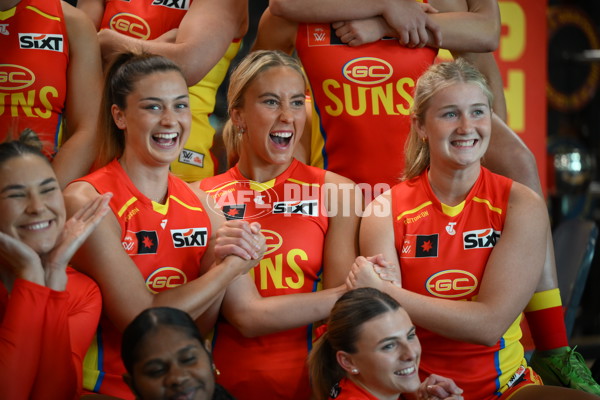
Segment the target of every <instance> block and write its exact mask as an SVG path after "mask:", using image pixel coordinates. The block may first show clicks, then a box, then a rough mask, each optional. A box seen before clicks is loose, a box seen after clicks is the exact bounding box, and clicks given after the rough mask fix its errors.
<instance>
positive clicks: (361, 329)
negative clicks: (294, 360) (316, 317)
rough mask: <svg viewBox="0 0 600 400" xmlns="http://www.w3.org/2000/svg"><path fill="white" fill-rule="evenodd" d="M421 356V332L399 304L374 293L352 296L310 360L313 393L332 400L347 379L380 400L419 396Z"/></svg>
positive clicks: (339, 305)
mask: <svg viewBox="0 0 600 400" xmlns="http://www.w3.org/2000/svg"><path fill="white" fill-rule="evenodd" d="M420 356H421V345H420V344H419V339H418V338H417V336H416V334H415V327H414V325H413V324H412V322H411V320H410V318H409V316H408V314H407V313H406V311H404V309H403V308H402V307H400V304H398V302H397V301H396V300H394V299H393V298H392V297H390V296H389V295H387V294H385V293H383V292H381V291H379V290H377V289H373V288H360V289H355V290H351V291H349V292H347V293H345V294H344V295H343V296H342V297H340V299H339V300H338V301H337V302H336V304H335V305H334V307H333V309H332V311H331V315H330V317H329V319H328V322H327V331H326V332H325V333H324V334H323V335H322V336H321V337H320V338H319V339H318V340H317V342H316V343H315V346H314V347H313V349H312V351H311V354H310V356H309V361H308V363H309V369H310V375H311V379H312V385H313V393H314V395H315V397H316V398H317V399H318V400H322V399H327V398H328V395H329V393H330V391H331V389H332V388H333V387H334V385H336V384H337V383H338V382H339V381H340V380H342V379H343V378H347V379H349V380H350V381H352V382H354V383H355V384H356V385H357V386H359V387H362V388H363V389H365V390H367V391H368V392H370V393H371V394H372V395H374V396H375V397H377V398H378V399H386V398H390V397H391V398H394V396H395V398H397V397H398V396H399V395H400V394H401V393H405V392H415V391H417V389H418V388H419V385H420V380H419V375H418V369H419V361H420Z"/></svg>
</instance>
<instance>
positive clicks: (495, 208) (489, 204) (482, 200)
mask: <svg viewBox="0 0 600 400" xmlns="http://www.w3.org/2000/svg"><path fill="white" fill-rule="evenodd" d="M473 201H476V202H478V203H483V204H485V205H486V206H488V208H489V209H490V210H492V211H494V212H497V213H498V214H502V209H501V208H498V207H494V206H492V203H490V201H489V200H486V199H480V198H479V197H473Z"/></svg>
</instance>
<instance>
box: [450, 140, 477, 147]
mask: <svg viewBox="0 0 600 400" xmlns="http://www.w3.org/2000/svg"><path fill="white" fill-rule="evenodd" d="M453 143H454V145H455V146H457V147H470V146H473V144H475V139H471V140H467V141H456V142H453Z"/></svg>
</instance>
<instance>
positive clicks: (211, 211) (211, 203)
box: [188, 182, 224, 229]
mask: <svg viewBox="0 0 600 400" xmlns="http://www.w3.org/2000/svg"><path fill="white" fill-rule="evenodd" d="M188 187H189V188H190V189H191V190H192V192H194V193H195V194H196V196H198V200H200V203H201V204H202V208H203V209H204V210H206V212H207V213H208V218H209V219H210V223H211V225H212V227H213V229H217V228H218V227H220V226H221V225H222V223H223V220H224V217H223V214H222V212H221V210H220V209H219V208H218V206H217V204H216V202H215V200H214V199H213V198H212V196H210V195H208V194H207V193H206V192H205V191H204V190H202V189H200V184H199V182H191V183H188Z"/></svg>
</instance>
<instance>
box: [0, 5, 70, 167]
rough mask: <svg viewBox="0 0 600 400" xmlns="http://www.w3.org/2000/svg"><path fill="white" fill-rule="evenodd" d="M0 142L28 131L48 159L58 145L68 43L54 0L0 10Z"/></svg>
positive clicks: (59, 7)
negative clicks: (41, 146)
mask: <svg viewBox="0 0 600 400" xmlns="http://www.w3.org/2000/svg"><path fill="white" fill-rule="evenodd" d="M0 48H2V51H0V131H1V132H0V139H2V140H4V139H5V138H6V136H7V134H8V135H11V136H10V137H12V138H15V139H16V138H17V136H18V134H19V133H20V132H21V131H22V130H23V129H25V128H30V129H32V130H34V131H35V132H36V133H37V134H38V136H39V137H40V139H41V140H42V142H43V143H44V153H45V154H46V156H47V157H49V158H52V157H53V156H54V154H55V153H56V150H57V148H58V145H59V144H60V140H61V133H62V125H63V111H64V108H65V99H66V94H67V69H68V66H69V41H68V37H67V28H66V25H65V20H64V16H63V11H62V2H61V1H60V0H22V1H21V2H19V3H18V4H17V5H16V6H15V7H13V8H11V9H8V10H6V11H0Z"/></svg>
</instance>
